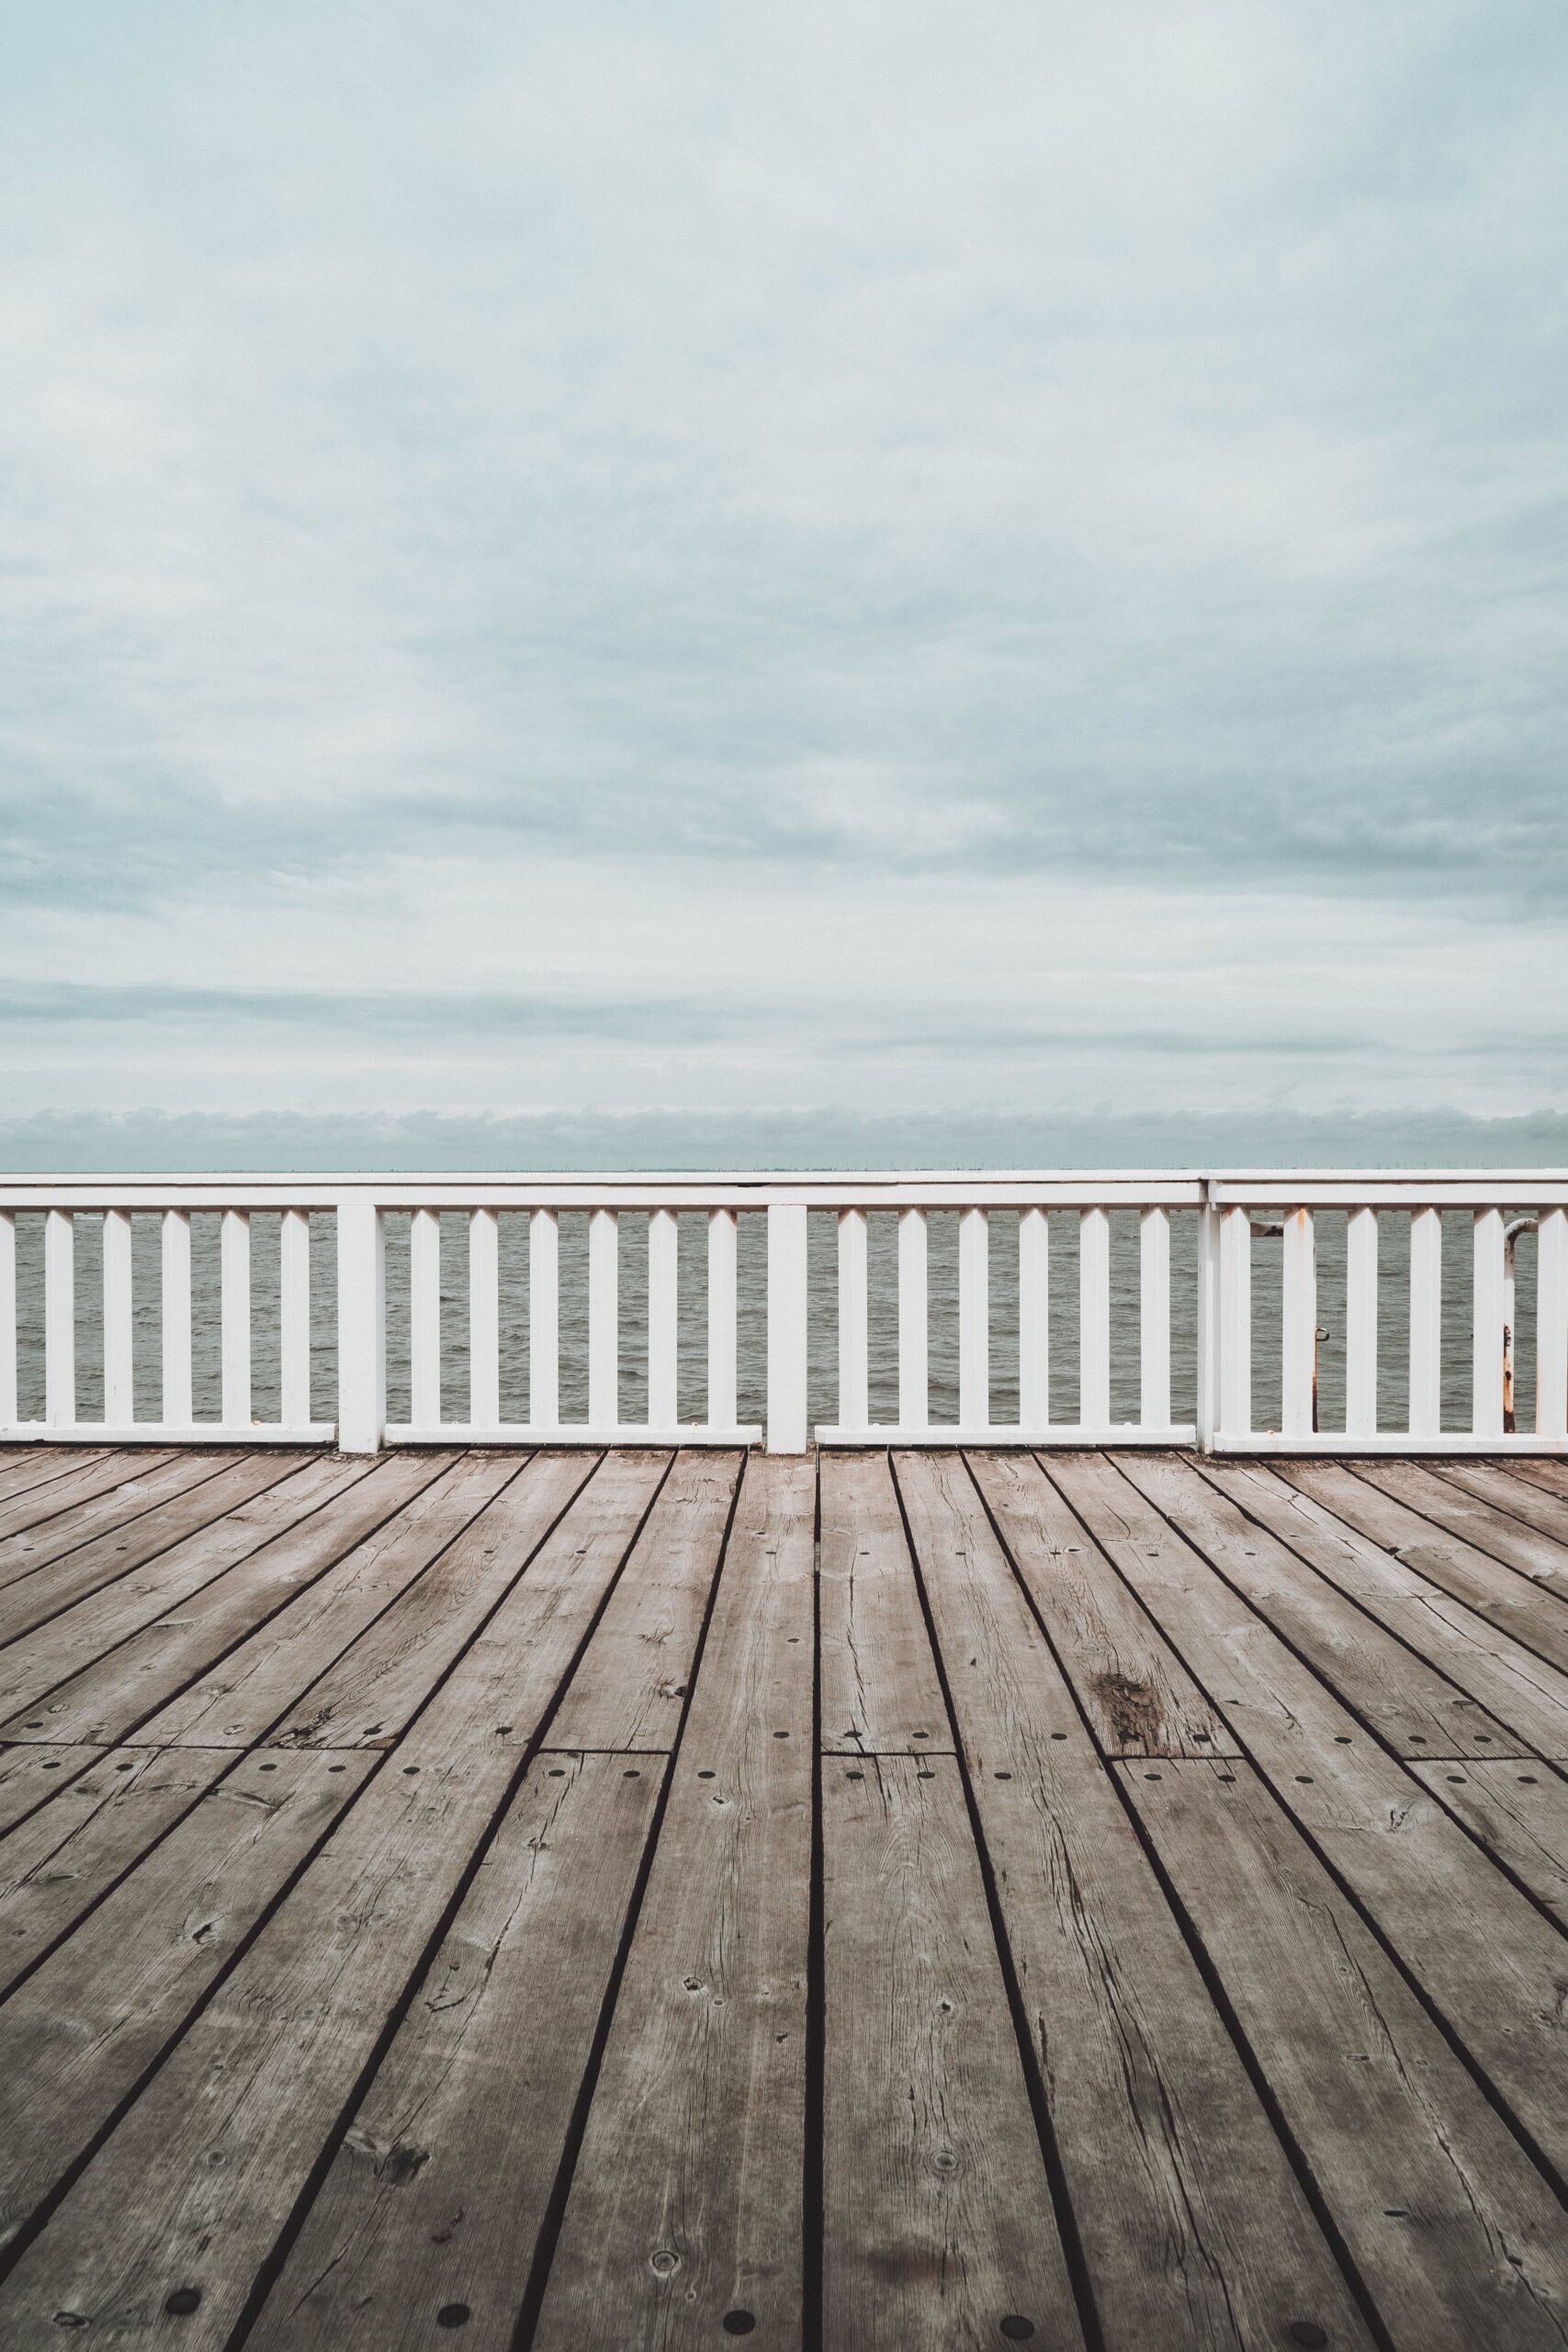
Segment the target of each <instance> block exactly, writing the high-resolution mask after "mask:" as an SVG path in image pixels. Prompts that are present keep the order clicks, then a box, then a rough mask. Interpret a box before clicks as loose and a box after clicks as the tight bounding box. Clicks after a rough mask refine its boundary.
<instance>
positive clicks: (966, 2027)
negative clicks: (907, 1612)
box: [822, 1756, 1083, 2352]
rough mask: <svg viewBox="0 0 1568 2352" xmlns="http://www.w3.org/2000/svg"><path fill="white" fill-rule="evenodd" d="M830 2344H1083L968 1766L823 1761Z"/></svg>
mask: <svg viewBox="0 0 1568 2352" xmlns="http://www.w3.org/2000/svg"><path fill="white" fill-rule="evenodd" d="M822 1835H823V1909H824V1939H825V1952H824V1973H825V1996H826V2016H825V2020H824V2052H823V2080H824V2091H823V2150H822V2167H823V2178H822V2194H823V2209H824V2218H825V2224H826V2228H825V2245H824V2250H823V2265H822V2302H823V2310H822V2341H823V2345H824V2346H825V2347H826V2352H883V2347H886V2352H895V2347H896V2348H897V2352H925V2347H928V2346H929V2347H931V2352H939V2347H940V2352H957V2348H958V2347H964V2352H968V2347H971V2346H973V2347H976V2352H978V2347H979V2346H986V2347H987V2352H991V2347H994V2346H996V2345H997V2344H998V2341H1001V2340H1003V2338H1002V2337H1001V2336H1000V2335H999V2334H998V2330H999V2327H1000V2324H1001V2322H1002V2321H1003V2320H1004V2319H1009V2318H1010V2319H1013V2320H1015V2321H1024V2322H1027V2323H1029V2326H1030V2330H1031V2332H1032V2334H1033V2335H1035V2336H1037V2337H1038V2338H1040V2339H1041V2340H1043V2342H1044V2343H1046V2344H1050V2345H1053V2346H1077V2345H1080V2344H1081V2343H1082V2341H1083V2338H1082V2334H1081V2330H1080V2326H1079V2322H1078V2317H1077V2304H1076V2301H1075V2300H1074V2295H1073V2290H1072V2286H1071V2283H1070V2281H1069V2278H1068V2274H1067V2265H1066V2257H1065V2255H1064V2253H1063V2248H1062V2241H1061V2237H1060V2234H1059V2232H1058V2228H1057V2223H1056V2217H1055V2208H1054V2206H1053V2203H1052V2198H1051V2189H1050V2184H1049V2181H1048V2179H1047V2177H1046V2172H1045V2165H1044V2162H1043V2157H1042V2154H1041V2150H1040V2142H1039V2138H1038V2136H1037V2133H1036V2131H1035V2124H1034V2116H1033V2112H1032V2108H1031V2105H1030V2100H1029V2093H1028V2089H1027V2086H1026V2084H1025V2080H1024V2075H1023V2068H1022V2064H1021V2058H1020V2055H1019V2047H1018V2042H1017V2041H1016V2039H1015V2037H1014V2033H1013V2026H1012V2018H1011V2016H1010V2011H1009V2007H1008V2003H1007V1997H1006V1994H1005V1992H1004V1989H1003V1982H1002V1974H1001V1966H1000V1962H999V1961H998V1955H997V1950H996V1945H995V1941H994V1939H993V1937H992V1931H991V1922H990V1916H989V1913H988V1911H987V1905H986V1894H985V1888H984V1885H983V1883H982V1880H981V1875H980V1868H979V1861H978V1858H977V1856H976V1850H975V1843H974V1839H973V1838H972V1837H971V1835H970V1830H969V1819H968V1814H967V1810H966V1808H965V1804H964V1787H963V1781H962V1778H961V1774H960V1770H959V1766H958V1764H957V1761H956V1759H955V1758H953V1757H951V1756H932V1757H929V1758H920V1757H913V1756H908V1757H905V1756H880V1757H876V1756H873V1757H867V1758H864V1759H863V1760H862V1759H860V1758H855V1757H851V1756H844V1757H832V1758H824V1759H823V1766H822Z"/></svg>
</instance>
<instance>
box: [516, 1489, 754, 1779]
mask: <svg viewBox="0 0 1568 2352" xmlns="http://www.w3.org/2000/svg"><path fill="white" fill-rule="evenodd" d="M741 1458H742V1457H741V1456H740V1455H739V1453H705V1452H704V1451H702V1450H701V1449H700V1448H694V1449H693V1451H692V1452H691V1453H681V1454H677V1456H676V1458H675V1462H674V1464H673V1466H672V1467H671V1472H670V1476H669V1478H668V1479H667V1480H666V1482H665V1484H664V1486H663V1487H662V1488H661V1489H660V1495H659V1498H658V1500H657V1501H656V1502H655V1504H654V1506H653V1509H652V1510H650V1511H649V1515H648V1521H647V1524H646V1525H645V1526H644V1528H643V1530H642V1532H641V1533H640V1534H639V1535H638V1537H637V1543H636V1544H635V1545H634V1547H633V1550H632V1555H631V1557H630V1559H629V1560H628V1561H627V1562H626V1569H625V1571H624V1573H623V1575H622V1576H621V1578H620V1580H619V1582H618V1583H617V1584H616V1586H615V1591H614V1592H613V1593H612V1595H611V1597H610V1600H609V1603H608V1605H607V1606H606V1608H605V1611H604V1616H603V1617H602V1618H601V1620H600V1622H599V1623H598V1624H597V1625H596V1626H595V1627H594V1629H593V1638H592V1641H591V1642H590V1644H589V1645H588V1647H587V1649H586V1650H585V1651H584V1653H583V1655H582V1657H581V1661H580V1662H579V1664H578V1666H577V1668H576V1670H575V1672H574V1673H573V1675H572V1678H571V1680H570V1683H569V1684H568V1686H567V1690H566V1693H565V1696H564V1697H563V1698H562V1700H561V1703H560V1712H559V1713H558V1715H557V1717H556V1719H555V1721H554V1722H553V1723H552V1724H551V1725H550V1745H551V1746H552V1747H569V1748H574V1749H577V1750H578V1751H579V1752H583V1753H586V1752H591V1751H596V1750H601V1749H604V1750H609V1749H625V1750H626V1751H628V1752H631V1751H633V1750H646V1751H649V1752H655V1751H659V1752H666V1753H667V1752H668V1751H669V1749H670V1748H671V1747H672V1746H673V1745H674V1740H675V1734H676V1730H677V1728H678V1727H679V1724H680V1722H681V1717H682V1713H683V1712H684V1710H685V1704H686V1687H687V1684H688V1682H689V1681H690V1679H691V1675H692V1669H693V1667H694V1663H695V1660H696V1654H697V1644H698V1642H699V1641H700V1639H701V1637H702V1630H703V1623H704V1621H705V1618H706V1615H707V1610H708V1602H709V1600H710V1599H711V1598H712V1594H713V1589H714V1578H715V1577H716V1576H717V1574H718V1564H719V1558H720V1555H721V1553H722V1551H723V1547H724V1536H725V1530H726V1528H727V1527H728V1524H729V1514H730V1510H731V1508H732V1506H733V1504H734V1500H735V1488H736V1483H737V1481H738V1480H739V1476H740V1468H741Z"/></svg>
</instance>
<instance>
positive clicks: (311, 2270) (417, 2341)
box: [248, 1749, 662, 2352]
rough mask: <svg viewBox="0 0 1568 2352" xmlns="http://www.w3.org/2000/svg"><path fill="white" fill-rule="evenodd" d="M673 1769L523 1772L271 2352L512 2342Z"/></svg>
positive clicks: (326, 2208)
mask: <svg viewBox="0 0 1568 2352" xmlns="http://www.w3.org/2000/svg"><path fill="white" fill-rule="evenodd" d="M661 1778H662V1772H661V1768H660V1766H659V1765H658V1763H657V1762H655V1761H653V1760H651V1759H649V1761H647V1762H645V1763H644V1764H643V1765H642V1766H641V1767H640V1768H639V1769H638V1770H637V1772H636V1774H635V1777H628V1775H627V1773H626V1770H624V1768H623V1764H622V1759H621V1758H619V1757H609V1756H588V1757H569V1756H563V1755H561V1754H559V1753H558V1752H556V1751H552V1750H549V1749H547V1750H545V1751H544V1752H543V1753H542V1754H541V1755H539V1756H537V1757H536V1758H535V1760H534V1762H533V1763H532V1764H531V1765H530V1766H529V1767H528V1770H527V1773H526V1776H525V1780H524V1781H523V1785H522V1787H521V1788H520V1789H519V1791H518V1793H517V1796H516V1798H515V1800H514V1801H513V1805H512V1808H511V1810H510V1812H509V1813H508V1815H507V1817H506V1819H505V1821H504V1822H503V1824H502V1827H501V1830H500V1832H499V1834H498V1836H497V1838H496V1840H495V1843H494V1845H493V1846H492V1847H491V1849H490V1852H489V1853H488V1854H487V1855H486V1857H485V1860H484V1861H483V1863H482V1864H481V1865H480V1868H479V1875H478V1876H477V1877H476V1879H475V1880H474V1883H473V1885H472V1886H471V1887H470V1888H469V1890H468V1894H467V1895H466V1897H465V1898H464V1901H463V1905H462V1908H461V1909H460V1911H459V1912H458V1914H457V1918H456V1919H455V1920H454V1921H453V1923H452V1926H451V1928H450V1929H449V1931H448V1932H447V1934H446V1937H445V1938H444V1939H443V1941H442V1944H441V1947H440V1950H439V1951H437V1952H436V1954H435V1957H434V1960H433V1961H432V1962H431V1963H430V1967H429V1969H428V1971H427V1972H426V1974H425V1978H424V1982H423V1985H421V1986H420V1989H419V1992H418V1994H417V1995H416V1996H415V1998H414V2000H413V2001H412V2004H411V2006H410V2007H409V2009H408V2012H407V2015H406V2016H405V2018H403V2021H402V2024H401V2026H400V2029H399V2030H398V2032H397V2033H396V2035H395V2036H394V2037H393V2040H392V2043H391V2046H390V2048H389V2051H388V2052H387V2055H386V2057H385V2058H384V2059H383V2060H382V2062H381V2064H380V2065H379V2066H378V2068H377V2070H376V2073H375V2075H374V2076H373V2078H372V2080H371V2083H370V2085H369V2086H368V2088H367V2092H366V2095H365V2097H364V2098H363V2100H362V2102H361V2103H360V2105H359V2106H358V2108H357V2109H355V2114H354V2117H353V2120H352V2121H351V2122H350V2123H349V2126H348V2129H347V2131H346V2132H345V2133H344V2137H343V2140H342V2142H341V2143H340V2144H339V2146H338V2150H337V2154H336V2155H335V2156H334V2158H333V2164H332V2168H331V2170H330V2171H329V2172H328V2175H327V2177H326V2179H325V2181H324V2182H323V2183H322V2186H321V2190H320V2193H319V2194H318V2195H317V2197H316V2199H314V2201H313V2203H312V2205H311V2207H310V2212H309V2214H308V2216H307V2217H306V2220H305V2223H304V2226H303V2229H302V2230H301V2232H300V2234H299V2238H298V2240H297V2241H296V2243H295V2245H294V2247H293V2249H292V2251H291V2253H290V2255H289V2256H288V2261H287V2263H286V2264H285V2267H284V2269H283V2272H282V2275H281V2276H280V2278H278V2281H277V2284H276V2287H275V2288H274V2289H273V2290H272V2291H271V2293H270V2294H269V2296H268V2297H267V2300H266V2302H265V2306H264V2308H263V2311H262V2313H261V2316H260V2319H259V2320H258V2322H257V2324H256V2327H255V2330H254V2334H253V2335H251V2336H250V2337H249V2339H248V2341H249V2343H250V2344H251V2345H252V2346H254V2347H256V2352H265V2347H268V2346H274V2347H276V2352H297V2348H298V2352H305V2347H309V2346H319V2347H321V2352H394V2347H398V2352H401V2347H405V2346H423V2345H427V2344H429V2343H430V2341H431V2337H432V2329H433V2327H440V2326H442V2325H443V2324H445V2326H446V2327H447V2328H452V2327H456V2326H457V2325H459V2324H461V2325H462V2327H463V2328H464V2329H465V2330H466V2333H465V2335H464V2337H463V2341H464V2343H465V2345H468V2346H483V2347H485V2352H507V2347H509V2346H510V2345H511V2343H512V2341H513V2329H514V2327H515V2324H516V2319H517V2313H518V2311H519V2309H520V2308H521V2306H522V2303H523V2299H524V2296H525V2292H526V2290H527V2286H528V2280H529V2276H530V2273H531V2271H532V2269H533V2267H534V2262H535V2256H536V2249H537V2246H538V2242H539V2238H540V2235H541V2233H542V2232H543V2230H544V2228H545V2223H546V2219H547V2211H548V2208H549V2202H550V2198H551V2195H552V2192H553V2190H554V2188H555V2184H556V2175H557V2171H558V2167H559V2165H560V2162H561V2157H562V2153H563V2150H564V2148H565V2145H566V2141H567V2135H568V2132H569V2130H570V2123H571V2118H572V2110H573V2107H574V2105H575V2102H576V2100H577V2098H578V2095H579V2091H580V2089H581V2083H582V2077H583V2074H584V2071H585V2069H586V2067H587V2064H588V2062H589V2056H590V2052H591V2051H592V2046H593V2040H594V2034H595V2030H596V2028H597V2025H598V2021H599V2016H600V2012H601V2010H602V2008H603V2007H604V1996H605V1992H606V1989H607V1987H608V1985H609V1980H610V1974H611V1970H612V1968H613V1966H614V1962H615V1954H616V1951H617V1948H618V1946H619V1943H620V1939H621V1934H622V1928H623V1923H624V1921H625V1918H626V1908H627V1905H628V1904H629V1903H630V1901H631V1897H632V1892H633V1889H634V1887H635V1884H636V1882H637V1871H638V1868H639V1865H640V1864H641V1861H642V1858H643V1852H644V1849H645V1847H646V1845H647V1841H648V1832H649V1823H650V1820H651V1818H652V1815H653V1809H654V1805H655V1804H656V1802H657V1799H658V1795H659V1790H660V1781H661ZM443 2312H445V2313H446V2321H445V2323H443V2321H442V2318H441V2314H442V2313H443ZM459 2313H461V2314H462V2318H461V2320H460V2321H459V2318H458V2314H459ZM591 2340H592V2339H591V2338H590V2337H588V2336H586V2335H584V2334H581V2333H580V2334H579V2335H577V2336H576V2338H575V2341H576V2342H577V2343H579V2344H582V2343H584V2342H587V2341H591Z"/></svg>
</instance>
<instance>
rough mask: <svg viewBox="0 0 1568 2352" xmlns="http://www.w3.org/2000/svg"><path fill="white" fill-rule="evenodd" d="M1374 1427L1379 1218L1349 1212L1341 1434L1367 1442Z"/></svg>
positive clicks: (1366, 1212) (1370, 1213)
mask: <svg viewBox="0 0 1568 2352" xmlns="http://www.w3.org/2000/svg"><path fill="white" fill-rule="evenodd" d="M1377 1425H1378V1213H1377V1211H1376V1209H1352V1210H1351V1211H1350V1213H1349V1216H1348V1217H1347V1219H1346V1222H1345V1433H1346V1435H1347V1437H1371V1436H1373V1435H1374V1434H1375V1432H1376V1430H1377Z"/></svg>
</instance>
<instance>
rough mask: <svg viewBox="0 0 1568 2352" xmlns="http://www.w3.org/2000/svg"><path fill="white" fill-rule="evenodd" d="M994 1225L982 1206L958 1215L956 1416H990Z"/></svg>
mask: <svg viewBox="0 0 1568 2352" xmlns="http://www.w3.org/2000/svg"><path fill="white" fill-rule="evenodd" d="M990 1347H991V1305H990V1227H989V1220H988V1217H987V1212H986V1211H985V1210H984V1209H982V1208H967V1209H960V1210H959V1212H958V1418H959V1419H960V1421H962V1422H963V1424H964V1427H965V1428H966V1429H983V1428H984V1427H985V1425H986V1423H987V1421H988V1420H989V1419H990V1418H991V1354H990Z"/></svg>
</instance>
